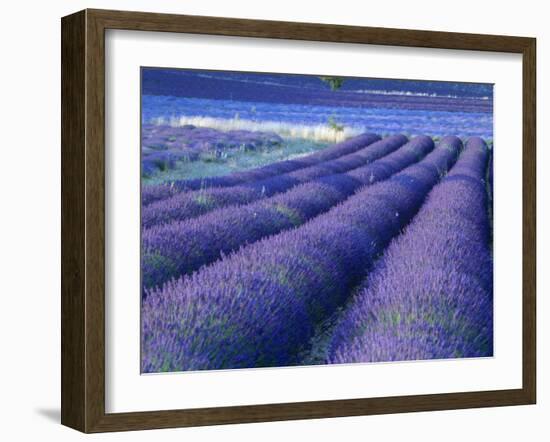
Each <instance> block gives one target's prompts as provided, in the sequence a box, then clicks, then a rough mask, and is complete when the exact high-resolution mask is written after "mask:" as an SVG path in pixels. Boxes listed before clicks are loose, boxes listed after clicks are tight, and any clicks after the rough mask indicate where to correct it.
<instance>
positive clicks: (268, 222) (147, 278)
mask: <svg viewBox="0 0 550 442" xmlns="http://www.w3.org/2000/svg"><path fill="white" fill-rule="evenodd" d="M405 140H406V139H405V138H404V137H401V136H398V137H389V138H386V139H385V140H383V141H380V142H378V143H375V144H380V145H381V146H382V147H385V146H389V148H393V146H395V145H396V144H400V143H401V142H403V141H405ZM375 144H373V145H371V147H372V148H374V147H375ZM433 147H434V144H433V141H432V139H431V138H429V137H425V136H420V137H416V138H414V139H413V140H412V141H410V142H409V143H407V144H405V145H404V146H402V147H401V148H399V149H398V150H396V151H394V152H392V153H390V154H389V155H387V156H385V157H383V158H382V159H380V160H377V161H374V162H372V163H369V164H367V165H366V166H362V167H359V168H356V169H354V170H352V171H351V172H349V173H340V174H334V175H329V176H325V177H321V178H317V179H315V180H312V181H309V182H306V183H305V184H301V185H297V186H295V187H293V188H292V189H290V190H289V191H287V192H284V193H280V194H277V195H275V196H273V197H271V198H266V199H263V200H260V201H256V202H253V203H250V204H247V205H242V206H230V207H225V208H221V209H218V210H214V211H212V212H209V213H207V214H205V215H202V216H199V217H197V218H193V219H188V220H184V221H177V222H172V223H168V224H163V225H155V226H152V227H150V228H149V229H145V230H144V231H143V235H142V285H143V287H144V288H147V287H152V286H157V285H160V284H162V283H164V282H165V281H167V280H168V279H170V278H172V277H176V276H180V275H182V274H186V273H191V272H193V271H195V270H197V269H199V268H200V267H201V266H203V265H205V264H209V263H211V262H212V261H214V260H216V259H219V258H220V257H221V255H222V254H227V253H229V252H232V251H234V250H237V249H238V248H239V247H240V246H242V245H245V244H250V243H253V242H255V241H257V240H259V239H261V238H263V237H265V236H268V235H273V234H275V233H278V232H280V231H283V230H286V229H289V228H292V227H296V226H298V225H301V224H303V223H305V222H306V221H307V220H309V219H311V218H313V217H315V216H317V215H319V214H321V213H323V212H326V211H327V210H329V209H330V208H331V207H332V206H334V205H336V204H337V203H339V202H341V201H343V200H344V199H346V198H347V197H349V196H350V195H351V194H353V193H354V192H355V191H356V190H357V189H359V188H360V187H362V186H366V185H371V184H374V183H375V182H378V181H381V180H384V179H386V178H388V177H389V176H391V175H392V174H394V173H396V172H398V171H400V170H401V169H403V168H405V167H407V166H409V165H411V164H412V163H415V162H416V161H417V160H418V159H419V158H422V157H423V156H425V155H426V154H427V153H428V152H429V151H431V150H432V149H433ZM374 151H376V150H375V149H374ZM371 152H373V150H367V151H366V152H365V154H369V153H371ZM360 156H361V154H360V153H357V154H354V158H353V159H354V160H355V159H356V157H360ZM342 162H345V163H347V160H344V159H342ZM356 164H359V161H357V162H355V163H354V165H356ZM304 170H307V169H304Z"/></svg>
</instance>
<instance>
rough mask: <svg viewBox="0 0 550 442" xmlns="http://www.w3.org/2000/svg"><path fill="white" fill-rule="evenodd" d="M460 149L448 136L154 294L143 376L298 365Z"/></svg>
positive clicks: (148, 303)
mask: <svg viewBox="0 0 550 442" xmlns="http://www.w3.org/2000/svg"><path fill="white" fill-rule="evenodd" d="M461 147H462V143H461V141H460V140H459V139H458V138H456V137H447V138H444V139H443V140H442V141H441V142H440V143H439V145H438V147H437V148H436V149H435V150H434V151H433V152H432V153H430V154H428V156H426V158H425V159H424V160H422V161H420V162H419V163H417V164H414V165H412V166H409V167H407V168H406V169H404V170H403V171H402V172H400V173H397V174H396V175H393V176H392V177H390V178H389V179H387V180H386V181H382V182H379V183H376V184H373V185H370V186H366V187H365V188H364V189H361V190H359V191H358V192H356V193H355V194H354V195H353V196H351V197H350V198H348V199H347V200H346V201H344V202H343V203H340V204H338V205H336V206H335V207H333V208H332V209H331V210H329V211H328V212H326V213H324V214H322V215H319V216H317V217H315V218H313V219H312V220H310V221H308V222H306V223H305V224H304V225H302V226H300V227H297V228H294V229H290V230H286V231H284V232H282V233H279V234H277V235H274V236H269V237H267V238H264V239H262V240H260V241H257V242H255V243H253V244H250V245H248V246H245V247H242V248H241V249H239V250H238V251H236V252H233V253H231V254H229V255H227V256H224V257H223V258H222V259H220V260H218V261H216V262H214V263H212V264H211V265H209V266H205V267H203V268H201V269H200V270H199V271H197V272H195V273H193V274H191V275H188V276H183V277H181V278H179V279H177V280H172V281H169V282H167V283H165V284H164V285H163V286H162V287H160V288H155V289H152V290H151V291H149V292H148V294H147V297H146V298H145V299H144V300H143V302H142V371H143V372H159V371H178V370H204V369H222V368H239V367H262V366H281V365H293V364H297V363H299V360H298V358H297V355H298V353H299V351H300V350H301V349H303V347H304V345H305V344H306V343H307V342H308V340H309V339H310V338H311V337H312V336H313V334H314V332H315V327H316V325H317V324H319V323H320V322H321V321H323V320H324V319H326V318H327V317H328V316H330V315H331V314H333V313H334V311H335V309H336V308H337V307H338V306H341V305H343V304H344V303H345V301H346V300H347V299H348V296H349V293H350V290H351V289H352V288H353V287H354V286H355V285H356V284H357V283H359V282H360V281H361V279H362V278H363V277H364V276H365V274H366V272H367V270H368V268H369V266H370V265H371V263H372V262H373V261H374V260H375V259H376V257H377V256H378V255H379V254H380V253H381V252H382V251H383V249H384V248H385V247H386V245H387V244H388V242H389V241H390V240H391V238H392V237H394V236H395V235H396V234H398V233H399V232H400V231H401V229H402V228H403V227H405V226H406V225H407V223H408V222H409V221H410V219H411V218H412V217H413V216H414V215H415V214H416V212H417V211H418V210H419V208H420V207H421V205H422V203H423V202H424V199H425V197H426V195H427V194H428V192H429V191H430V190H431V188H432V187H433V186H434V185H435V184H436V183H437V182H438V181H439V179H440V177H441V176H442V175H444V174H445V173H446V171H447V169H448V168H449V167H451V166H452V164H453V163H454V161H455V160H456V157H457V155H458V152H459V151H460V149H461ZM387 167H390V165H389V164H388V166H387Z"/></svg>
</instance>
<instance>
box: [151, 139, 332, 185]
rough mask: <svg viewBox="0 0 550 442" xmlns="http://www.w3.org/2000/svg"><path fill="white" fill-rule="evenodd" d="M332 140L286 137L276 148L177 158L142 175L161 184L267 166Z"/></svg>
mask: <svg viewBox="0 0 550 442" xmlns="http://www.w3.org/2000/svg"><path fill="white" fill-rule="evenodd" d="M328 144H329V143H322V142H317V141H312V140H305V139H299V138H294V139H286V140H285V142H284V143H283V144H282V145H281V146H279V147H275V148H270V149H260V150H257V151H244V150H237V151H234V152H231V154H229V155H227V156H222V157H218V158H216V157H215V156H212V157H205V158H201V159H200V160H198V161H189V162H182V161H180V162H177V163H176V166H175V168H173V169H168V170H164V171H159V172H157V173H156V174H154V175H153V176H150V177H142V183H143V184H144V185H148V184H161V183H164V182H170V181H176V180H182V179H194V178H204V177H210V176H222V175H228V174H230V173H233V172H238V171H241V170H247V169H252V168H255V167H260V166H264V165H266V164H270V163H274V162H276V161H282V160H288V159H292V158H297V157H300V156H303V155H307V154H309V153H311V152H315V151H317V150H321V149H324V148H325V147H327V145H328Z"/></svg>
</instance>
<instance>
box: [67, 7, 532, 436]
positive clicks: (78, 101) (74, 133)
mask: <svg viewBox="0 0 550 442" xmlns="http://www.w3.org/2000/svg"><path fill="white" fill-rule="evenodd" d="M61 25H62V26H61V29H62V44H61V52H62V128H61V134H62V161H61V163H62V164H61V165H62V168H61V170H62V175H61V184H62V192H61V193H62V195H61V214H62V222H61V227H62V267H61V278H62V302H61V322H62V333H61V349H62V369H61V376H62V390H61V422H62V423H63V424H64V425H67V426H69V427H73V428H75V429H78V430H80V431H83V432H103V431H121V430H141V429H151V428H168V427H185V426H197V425H215V424H229V423H240V422H262V421H280V420H290V419H313V418H325V417H337V416H357V415H369V414H382V413H404V412H412V411H429V410H447V409H460V408H474V407H491V406H505V405H520V404H534V403H535V401H536V322H535V321H536V305H535V301H536V297H535V292H536V177H535V171H536V149H535V142H536V94H535V92H536V81H535V80H536V61H535V60H536V58H535V57H536V40H535V39H534V38H526V37H509V36H496V35H479V34H459V33H449V32H431V31H417V30H405V29H385V28H367V27H357V26H339V25H326V24H312V23H291V22H276V21H264V20H240V19H233V18H216V17H200V16H186V15H169V14H153V13H141V12H122V11H105V10H84V11H80V12H78V13H75V14H73V15H69V16H67V17H64V18H63V19H62V22H61ZM106 29H127V30H140V31H164V32H184V33H193V34H211V35H225V36H243V37H263V38H274V39H292V40H310V41H330V42H342V43H362V44H376V45H391V46H408V47H424V48H442V49H461V50H476V51H496V52H511V53H519V54H522V56H523V386H522V388H520V389H515V390H498V391H476V392H467V393H446V394H430V395H415V396H401V397H382V398H364V399H349V400H332V401H316V402H300V403H285V404H270V405H250V406H232V407H220V408H202V409H192V410H169V411H146V412H136V413H116V414H106V413H105V303H104V302H105V301H104V294H105V268H104V262H105V261H104V260H105V257H104V253H105V227H104V221H105V207H104V202H105V160H104V156H105V155H104V154H105V143H104V139H105V104H104V103H105V83H104V72H105V33H104V32H105V30H106Z"/></svg>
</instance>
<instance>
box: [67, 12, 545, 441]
mask: <svg viewBox="0 0 550 442" xmlns="http://www.w3.org/2000/svg"><path fill="white" fill-rule="evenodd" d="M61 24H62V177H61V179H62V275H61V276H62V342H61V345H62V411H61V416H62V423H63V424H64V425H67V426H69V427H73V428H75V429H78V430H80V431H83V432H103V431H121V430H139V429H150V428H168V427H183V426H196V425H215V424H228V423H240V422H261V421H276V420H289V419H311V418H324V417H337V416H352V415H369V414H381V413H402V412H413V411H429V410H446V409H458V408H474V407H489V406H505V405H523V404H534V403H535V400H536V343H535V335H536V323H535V291H536V287H535V281H536V250H535V239H536V238H535V236H536V234H535V232H536V207H535V201H536V198H535V195H536V190H535V182H536V177H535V171H536V158H535V142H536V139H535V134H536V127H535V116H536V106H535V96H536V95H535V84H536V82H535V72H536V63H535V57H536V44H535V39H533V38H526V37H511V36H495V35H474V34H458V33H448V32H433V31H419V30H404V29H384V28H368V27H350V26H341V25H327V24H312V23H290V22H275V21H260V20H241V19H234V18H217V17H198V16H184V15H167V14H153V13H140V12H122V11H105V10H85V11H81V12H78V13H75V14H73V15H70V16H67V17H64V18H63V19H62V23H61Z"/></svg>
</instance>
